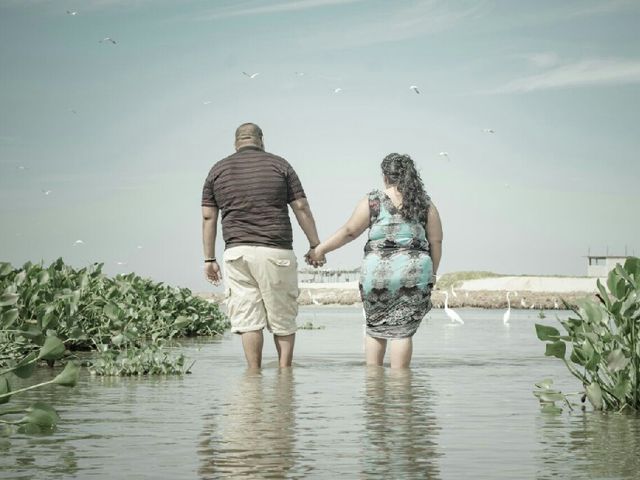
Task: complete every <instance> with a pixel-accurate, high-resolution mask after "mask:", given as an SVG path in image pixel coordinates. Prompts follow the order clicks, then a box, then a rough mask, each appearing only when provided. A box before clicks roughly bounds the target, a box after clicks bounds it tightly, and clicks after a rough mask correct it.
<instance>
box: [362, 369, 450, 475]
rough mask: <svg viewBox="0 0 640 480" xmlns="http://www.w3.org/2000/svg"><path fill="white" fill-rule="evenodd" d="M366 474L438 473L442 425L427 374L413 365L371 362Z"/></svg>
mask: <svg viewBox="0 0 640 480" xmlns="http://www.w3.org/2000/svg"><path fill="white" fill-rule="evenodd" d="M366 375H367V376H366V393H365V399H364V415H365V439H366V442H365V445H364V454H363V465H362V476H363V477H364V478H439V476H440V472H439V467H438V463H437V459H438V457H439V456H440V453H439V452H438V445H437V443H436V435H437V432H438V430H439V428H438V426H437V425H436V420H435V416H434V415H433V411H432V403H431V400H432V395H431V393H430V392H429V390H428V388H427V385H426V381H425V380H426V379H425V378H423V377H421V376H419V375H416V374H414V373H412V372H411V370H409V369H385V368H382V367H368V368H367V374H366Z"/></svg>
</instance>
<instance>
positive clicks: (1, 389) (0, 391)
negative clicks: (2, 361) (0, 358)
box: [0, 375, 11, 405]
mask: <svg viewBox="0 0 640 480" xmlns="http://www.w3.org/2000/svg"><path fill="white" fill-rule="evenodd" d="M10 391H11V384H10V383H9V379H8V378H7V377H6V376H4V375H2V376H1V377H0V405H2V404H3V403H7V402H8V401H9V399H10V398H11V395H7V396H6V397H3V396H2V395H6V394H7V393H9V392H10Z"/></svg>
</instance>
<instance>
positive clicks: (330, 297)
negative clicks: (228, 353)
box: [198, 287, 595, 310]
mask: <svg viewBox="0 0 640 480" xmlns="http://www.w3.org/2000/svg"><path fill="white" fill-rule="evenodd" d="M198 296H201V297H204V298H206V299H210V300H213V301H215V302H216V303H220V302H222V301H223V300H224V295H223V294H221V293H201V294H198ZM586 297H590V298H593V297H595V294H594V293H589V292H562V293H556V292H529V291H519V292H518V295H517V296H513V295H511V308H513V309H531V310H554V309H564V304H563V300H564V301H565V302H567V303H569V304H570V305H574V304H575V302H576V300H579V299H582V298H586ZM431 300H432V302H433V306H434V308H444V292H443V291H441V290H435V291H434V292H433V293H432V295H431ZM298 304H299V305H345V306H347V305H355V306H357V305H362V302H361V301H360V293H359V292H358V290H355V289H352V288H349V289H343V288H305V287H301V288H300V295H299V296H298ZM449 306H450V307H451V308H461V307H472V308H488V309H502V308H507V298H506V292H502V291H495V290H486V291H482V290H480V291H464V290H459V291H457V292H456V296H452V295H451V292H450V291H449Z"/></svg>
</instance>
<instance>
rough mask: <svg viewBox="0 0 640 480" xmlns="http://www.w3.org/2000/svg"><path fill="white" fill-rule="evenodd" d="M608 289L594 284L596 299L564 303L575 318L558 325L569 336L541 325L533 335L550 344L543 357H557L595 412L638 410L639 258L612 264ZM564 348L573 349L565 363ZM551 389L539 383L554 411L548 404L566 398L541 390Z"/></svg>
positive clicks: (639, 381) (639, 405) (599, 284)
mask: <svg viewBox="0 0 640 480" xmlns="http://www.w3.org/2000/svg"><path fill="white" fill-rule="evenodd" d="M607 288H608V291H607V290H606V289H605V288H604V286H603V285H602V284H601V282H600V281H599V280H598V290H599V294H598V296H597V298H598V301H595V300H591V299H584V300H581V301H578V302H577V306H575V307H573V306H571V305H568V304H566V303H565V307H566V308H568V309H571V310H573V312H574V314H575V317H571V318H569V319H568V320H566V321H561V322H560V323H561V324H562V326H563V327H564V329H565V330H566V332H567V335H561V334H560V331H559V330H558V329H556V328H554V327H551V326H546V325H540V324H536V333H537V335H538V338H539V339H540V340H542V341H546V342H549V343H547V344H546V351H545V355H547V356H552V357H557V358H559V359H561V360H562V361H563V362H564V363H565V365H566V366H567V368H568V369H569V371H570V372H571V374H573V375H574V376H575V377H576V378H578V379H579V380H580V382H581V383H582V385H583V386H584V389H585V390H584V392H580V393H582V398H583V401H584V398H585V396H586V398H588V399H589V402H590V403H591V405H593V407H594V409H596V410H624V409H627V408H631V409H633V410H640V258H637V257H631V258H628V259H627V260H626V261H625V264H624V266H620V265H616V267H615V268H614V269H613V270H612V271H611V272H609V276H608V278H607ZM567 344H569V345H570V346H571V347H572V349H571V354H570V356H569V359H568V360H567V358H566V354H567ZM543 382H544V381H543ZM550 385H551V384H550V383H549V382H548V381H547V382H545V383H544V384H542V383H541V385H537V386H538V388H539V390H538V391H537V393H540V392H542V393H543V394H545V395H538V397H539V398H540V399H541V401H543V400H545V399H546V400H545V402H546V404H545V405H544V407H546V408H547V411H550V410H553V408H551V406H550V402H551V403H553V407H554V408H559V407H556V406H555V401H558V400H561V399H562V400H563V399H564V398H566V397H564V396H563V395H562V394H561V393H560V392H557V391H551V392H548V391H547V392H544V390H545V389H546V390H550ZM534 393H535V392H534ZM544 407H543V408H544Z"/></svg>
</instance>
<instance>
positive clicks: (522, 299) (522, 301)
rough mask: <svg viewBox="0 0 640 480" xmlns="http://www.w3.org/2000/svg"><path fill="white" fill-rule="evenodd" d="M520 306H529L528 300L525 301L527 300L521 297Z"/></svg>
mask: <svg viewBox="0 0 640 480" xmlns="http://www.w3.org/2000/svg"><path fill="white" fill-rule="evenodd" d="M520 306H521V307H522V308H527V302H525V301H524V298H521V299H520Z"/></svg>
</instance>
